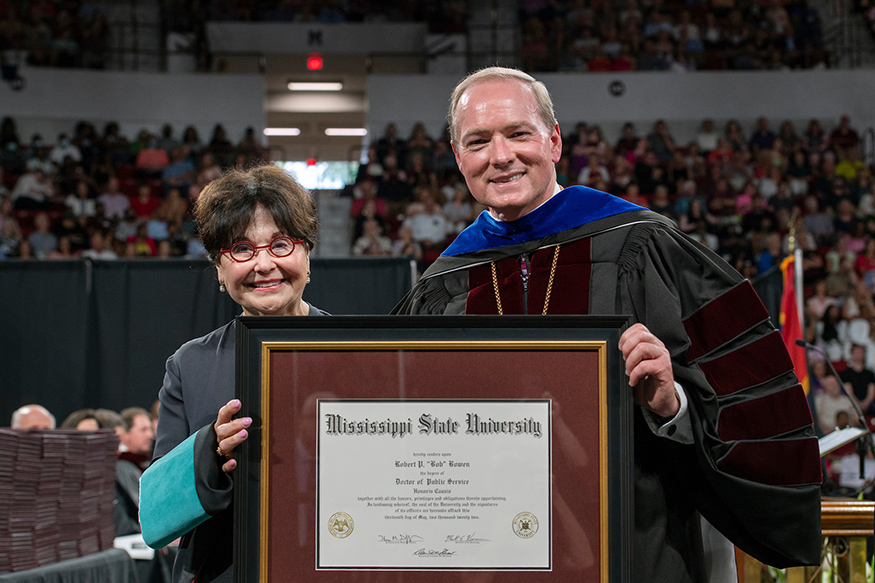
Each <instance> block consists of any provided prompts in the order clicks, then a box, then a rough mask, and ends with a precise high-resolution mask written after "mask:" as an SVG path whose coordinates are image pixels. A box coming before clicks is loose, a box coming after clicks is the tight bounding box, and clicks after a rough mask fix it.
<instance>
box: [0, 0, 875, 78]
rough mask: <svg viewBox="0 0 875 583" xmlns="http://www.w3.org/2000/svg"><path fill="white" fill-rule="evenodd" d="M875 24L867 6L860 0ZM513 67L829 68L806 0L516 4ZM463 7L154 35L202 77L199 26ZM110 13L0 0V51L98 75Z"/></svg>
mask: <svg viewBox="0 0 875 583" xmlns="http://www.w3.org/2000/svg"><path fill="white" fill-rule="evenodd" d="M857 1H858V4H859V8H860V11H861V13H862V14H863V16H864V17H865V18H867V19H868V20H869V22H870V23H871V22H873V21H875V9H872V8H871V7H870V6H869V3H870V2H871V0H857ZM519 6H520V8H519V27H520V30H521V32H522V34H521V42H520V63H521V65H522V68H523V69H525V70H527V71H530V72H539V71H636V70H639V71H660V70H674V71H687V70H694V69H707V70H714V69H741V70H755V69H798V68H811V67H825V66H827V65H828V55H827V54H826V53H825V51H824V42H823V32H822V30H821V21H820V17H819V15H818V13H817V10H816V9H815V8H813V7H812V6H810V5H809V0H685V1H682V0H613V1H608V0H594V1H592V2H588V1H584V0H524V1H522V2H520V5H519ZM469 17H470V14H469V13H468V7H467V5H466V3H465V2H463V1H462V0H450V1H446V0H444V1H437V0H431V1H420V2H402V1H398V0H396V1H392V2H385V1H382V2H378V1H375V0H330V1H320V2H315V1H314V0H273V1H269V2H232V1H230V0H195V1H194V2H183V1H182V0H169V1H167V2H165V3H163V6H162V12H161V25H160V26H161V28H162V30H163V31H165V32H167V33H180V34H183V35H190V39H191V43H190V45H191V46H190V49H187V50H191V51H192V52H193V53H195V57H196V62H197V66H198V69H199V70H201V71H207V70H212V69H213V68H215V67H219V68H220V66H219V64H218V63H216V64H215V65H214V64H213V63H212V55H211V53H210V49H209V44H208V42H207V35H206V32H205V23H206V22H209V21H243V22H315V23H343V22H350V23H362V22H423V23H426V24H427V25H428V28H429V31H430V32H431V33H436V34H454V33H465V32H466V22H467V20H468V19H469ZM109 27H110V25H109V23H108V16H107V11H106V7H105V6H104V5H102V4H98V3H90V2H86V1H84V0H64V1H63V2H61V1H60V0H26V1H24V2H9V1H6V2H0V51H4V50H6V49H17V50H23V51H27V55H28V56H27V60H28V63H29V64H31V65H38V66H57V67H86V68H95V69H101V68H104V67H105V66H106V64H107V62H108V51H109V37H110V34H109V33H110V31H109Z"/></svg>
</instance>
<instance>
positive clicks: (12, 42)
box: [0, 0, 110, 69]
mask: <svg viewBox="0 0 875 583" xmlns="http://www.w3.org/2000/svg"><path fill="white" fill-rule="evenodd" d="M109 37H110V30H109V19H108V11H107V7H106V6H105V5H103V4H100V3H96V2H85V1H84V0H63V1H60V0H54V1H53V0H25V1H15V2H13V1H10V0H7V1H4V2H0V52H6V51H10V52H16V51H26V53H27V63H28V64H29V65H33V66H48V67H77V68H86V69H103V68H105V67H106V65H107V60H108V57H109ZM14 64H19V63H17V62H14Z"/></svg>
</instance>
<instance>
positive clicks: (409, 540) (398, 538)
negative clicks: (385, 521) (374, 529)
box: [377, 534, 425, 545]
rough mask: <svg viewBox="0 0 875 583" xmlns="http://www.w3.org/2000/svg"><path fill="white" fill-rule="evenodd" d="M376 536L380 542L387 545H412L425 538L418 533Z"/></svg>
mask: <svg viewBox="0 0 875 583" xmlns="http://www.w3.org/2000/svg"><path fill="white" fill-rule="evenodd" d="M377 537H378V538H379V541H380V542H381V543H386V544H387V545H412V544H415V543H418V542H421V541H424V540H425V539H424V538H422V537H421V536H419V535H418V534H393V535H392V536H385V535H382V534H378V535H377Z"/></svg>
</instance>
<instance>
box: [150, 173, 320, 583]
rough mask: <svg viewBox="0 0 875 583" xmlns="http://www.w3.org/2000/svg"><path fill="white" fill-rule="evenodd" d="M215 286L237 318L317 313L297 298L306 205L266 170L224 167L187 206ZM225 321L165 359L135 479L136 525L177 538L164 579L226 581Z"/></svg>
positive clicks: (230, 358)
mask: <svg viewBox="0 0 875 583" xmlns="http://www.w3.org/2000/svg"><path fill="white" fill-rule="evenodd" d="M195 218H196V219H197V223H198V228H199V230H200V235H201V239H202V241H203V244H204V247H205V248H206V250H207V252H208V254H209V257H210V259H211V260H212V261H213V263H214V264H215V266H216V273H217V276H218V281H219V289H221V290H222V291H226V292H227V293H228V295H230V296H231V299H233V300H234V301H235V302H237V303H238V304H240V307H241V308H243V314H244V315H247V316H322V315H326V313H325V312H323V311H322V310H320V309H318V308H316V307H314V306H311V305H310V304H308V303H307V302H306V301H304V299H303V293H304V287H305V286H306V285H307V282H309V281H310V250H311V249H312V248H313V244H314V242H315V240H316V233H317V230H318V221H317V218H316V205H315V204H314V203H313V199H312V198H311V197H310V195H309V193H307V191H306V190H304V189H303V188H302V187H301V186H300V185H299V184H298V183H297V182H295V180H294V179H293V178H292V177H291V176H289V175H288V174H286V173H285V172H283V171H282V170H280V169H279V168H276V167H274V166H258V167H255V168H253V169H251V170H232V171H229V172H227V173H226V174H224V175H223V176H222V177H221V178H218V179H216V180H214V181H213V182H210V183H209V184H208V185H207V186H206V188H204V190H203V192H202V193H201V195H200V197H199V198H198V201H197V207H196V208H195ZM235 334H236V326H235V322H233V321H232V322H230V323H228V324H226V325H225V326H223V327H221V328H219V329H218V330H214V331H213V332H210V333H209V334H207V335H206V336H203V337H201V338H196V339H195V340H191V341H190V342H187V343H185V344H183V345H182V347H181V348H180V349H179V350H177V351H176V353H175V354H174V355H173V356H171V357H170V358H168V359H167V371H166V374H165V376H164V385H163V386H162V388H161V391H160V392H159V394H158V397H159V399H160V401H161V407H160V415H159V420H158V433H157V438H156V442H155V453H154V459H155V460H156V461H154V462H153V464H152V466H151V467H150V468H149V469H148V470H147V471H146V473H144V474H143V477H142V480H141V482H140V523H141V527H142V530H143V537H144V538H145V540H146V542H147V543H148V544H149V545H150V546H153V547H155V548H161V547H163V546H165V545H166V544H167V543H169V542H171V541H173V540H175V539H176V538H179V537H182V540H181V541H180V545H179V553H178V555H177V558H176V561H175V563H174V567H173V579H172V580H173V581H193V580H195V578H196V579H197V581H198V582H207V581H229V582H230V581H233V570H232V568H231V557H232V554H233V552H232V547H233V535H232V519H233V511H232V509H231V500H232V493H231V492H232V490H231V486H232V481H231V477H230V475H229V474H230V473H231V472H232V471H233V470H234V468H236V467H237V462H236V460H235V459H234V449H235V448H236V447H237V446H238V445H240V444H241V443H243V441H245V440H246V438H247V437H248V429H249V426H250V425H251V423H252V419H251V418H249V417H238V418H234V415H235V414H236V413H237V412H239V411H240V405H241V404H240V401H239V400H236V399H234V359H235V346H234V345H235Z"/></svg>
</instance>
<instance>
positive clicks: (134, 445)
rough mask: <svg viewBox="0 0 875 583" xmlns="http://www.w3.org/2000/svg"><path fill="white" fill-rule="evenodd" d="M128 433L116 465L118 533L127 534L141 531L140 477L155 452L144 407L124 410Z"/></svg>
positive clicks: (150, 425) (122, 436)
mask: <svg viewBox="0 0 875 583" xmlns="http://www.w3.org/2000/svg"><path fill="white" fill-rule="evenodd" d="M121 417H122V420H123V421H124V432H123V433H122V435H121V440H120V443H119V453H118V461H117V462H116V464H115V485H116V500H117V501H118V503H117V504H116V507H115V534H116V536H124V535H128V534H135V533H138V532H140V520H139V517H138V515H139V512H140V476H141V475H142V474H143V470H145V469H146V468H147V467H148V466H149V460H150V459H151V455H152V442H153V440H154V439H155V434H154V433H153V432H152V418H151V417H150V415H149V412H148V411H146V410H145V409H141V408H140V407H128V408H127V409H123V410H122V412H121Z"/></svg>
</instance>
